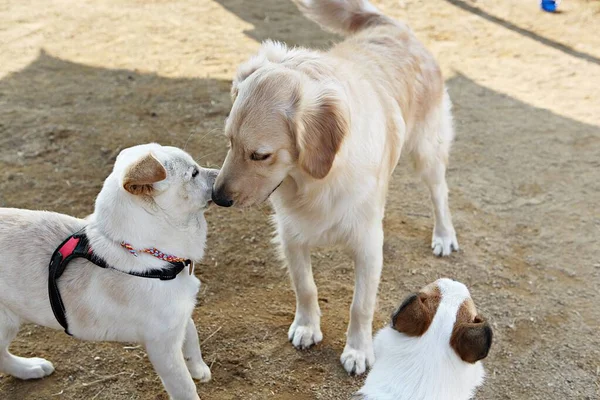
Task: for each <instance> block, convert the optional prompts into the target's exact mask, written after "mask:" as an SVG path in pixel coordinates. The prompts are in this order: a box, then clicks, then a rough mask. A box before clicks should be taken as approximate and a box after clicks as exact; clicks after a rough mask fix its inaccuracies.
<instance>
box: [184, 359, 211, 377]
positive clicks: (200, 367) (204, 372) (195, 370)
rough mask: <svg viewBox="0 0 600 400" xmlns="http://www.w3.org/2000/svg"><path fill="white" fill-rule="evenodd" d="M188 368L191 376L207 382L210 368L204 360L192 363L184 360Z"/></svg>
mask: <svg viewBox="0 0 600 400" xmlns="http://www.w3.org/2000/svg"><path fill="white" fill-rule="evenodd" d="M186 364H187V367H188V370H189V371H190V374H191V375H192V378H194V379H196V380H198V381H200V382H208V381H210V378H211V373H210V368H209V367H208V365H206V363H205V362H204V361H200V362H196V363H192V362H189V361H186Z"/></svg>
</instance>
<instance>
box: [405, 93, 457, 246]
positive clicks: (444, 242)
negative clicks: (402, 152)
mask: <svg viewBox="0 0 600 400" xmlns="http://www.w3.org/2000/svg"><path fill="white" fill-rule="evenodd" d="M450 105H451V103H450V98H449V97H448V95H447V94H445V95H444V100H443V103H442V105H441V107H442V108H441V109H440V110H438V112H437V113H434V115H435V116H436V117H435V118H432V120H430V121H428V122H429V125H426V126H424V127H423V128H422V129H423V133H422V139H421V142H420V144H419V145H418V146H417V147H416V149H415V150H414V151H413V154H412V158H413V161H414V164H415V168H416V170H417V172H418V173H419V175H421V178H422V179H423V182H425V184H426V185H427V188H428V189H429V193H430V195H431V202H432V204H433V214H434V218H435V222H434V227H433V235H432V240H431V248H432V249H433V254H435V255H436V256H447V255H449V254H450V253H452V251H458V241H457V240H456V232H455V230H454V226H453V225H452V216H451V215H450V207H449V205H448V185H447V184H446V166H447V164H448V157H449V152H450V144H451V143H452V139H453V138H454V130H453V127H452V116H451V114H450ZM440 115H441V116H440Z"/></svg>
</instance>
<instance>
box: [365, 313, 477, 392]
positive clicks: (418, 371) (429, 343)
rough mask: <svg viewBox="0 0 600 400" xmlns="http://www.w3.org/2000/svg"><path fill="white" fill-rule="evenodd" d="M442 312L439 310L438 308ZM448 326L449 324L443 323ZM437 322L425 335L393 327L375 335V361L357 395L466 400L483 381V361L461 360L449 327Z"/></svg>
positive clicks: (450, 326)
mask: <svg viewBox="0 0 600 400" xmlns="http://www.w3.org/2000/svg"><path fill="white" fill-rule="evenodd" d="M438 311H439V310H438ZM444 325H447V326H444ZM448 329H449V330H450V331H451V330H452V324H438V326H436V327H434V326H433V325H432V326H431V327H430V328H429V330H428V332H427V334H426V335H423V336H421V337H416V338H415V337H409V336H406V335H404V334H400V333H398V332H397V331H395V330H394V329H392V328H391V327H386V328H384V329H382V330H381V331H380V332H379V333H378V334H377V336H378V337H376V339H375V340H376V342H375V346H376V357H377V359H376V362H375V365H374V367H373V369H372V370H371V372H370V373H369V376H368V377H367V380H366V382H365V385H364V386H363V387H362V389H361V390H360V391H359V392H358V394H357V395H358V398H362V399H365V400H415V399H422V400H443V399H453V400H467V399H470V398H471V397H472V396H473V394H474V391H475V389H476V388H477V386H479V385H480V384H481V383H482V382H483V378H484V376H485V372H484V369H483V366H482V364H481V362H477V363H475V364H469V363H466V362H464V361H462V360H461V359H460V358H459V357H458V356H457V355H456V353H454V350H453V349H452V348H451V347H450V345H449V340H445V339H444V338H446V337H448V338H449V336H450V334H449V332H445V331H447V330H448Z"/></svg>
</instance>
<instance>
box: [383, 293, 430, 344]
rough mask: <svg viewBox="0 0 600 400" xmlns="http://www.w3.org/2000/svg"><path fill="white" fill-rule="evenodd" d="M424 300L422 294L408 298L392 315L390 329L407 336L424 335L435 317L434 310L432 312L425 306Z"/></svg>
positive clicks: (424, 296) (424, 297)
mask: <svg viewBox="0 0 600 400" xmlns="http://www.w3.org/2000/svg"><path fill="white" fill-rule="evenodd" d="M426 298H427V296H426V295H425V294H423V293H415V294H412V295H410V296H408V297H407V298H406V299H405V300H404V301H403V302H402V304H401V305H400V308H398V310H397V311H396V312H395V313H394V315H392V328H394V329H395V330H397V331H398V332H402V333H404V334H406V335H408V336H421V335H422V334H424V333H425V332H426V331H427V329H428V328H429V325H431V321H432V320H433V316H434V315H435V310H433V312H432V310H431V307H429V306H428V305H426V304H425V301H426ZM436 308H437V306H436Z"/></svg>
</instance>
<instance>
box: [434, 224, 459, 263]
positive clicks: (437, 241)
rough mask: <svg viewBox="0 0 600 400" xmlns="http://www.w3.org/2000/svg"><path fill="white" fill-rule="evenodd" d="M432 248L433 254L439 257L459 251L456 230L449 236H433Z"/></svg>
mask: <svg viewBox="0 0 600 400" xmlns="http://www.w3.org/2000/svg"><path fill="white" fill-rule="evenodd" d="M431 248H432V249H433V254H434V255H436V256H438V257H445V256H449V255H450V253H452V252H453V251H458V241H457V240H456V233H455V232H454V230H453V231H452V232H450V233H448V234H444V235H441V234H436V233H434V234H433V239H432V240H431Z"/></svg>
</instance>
